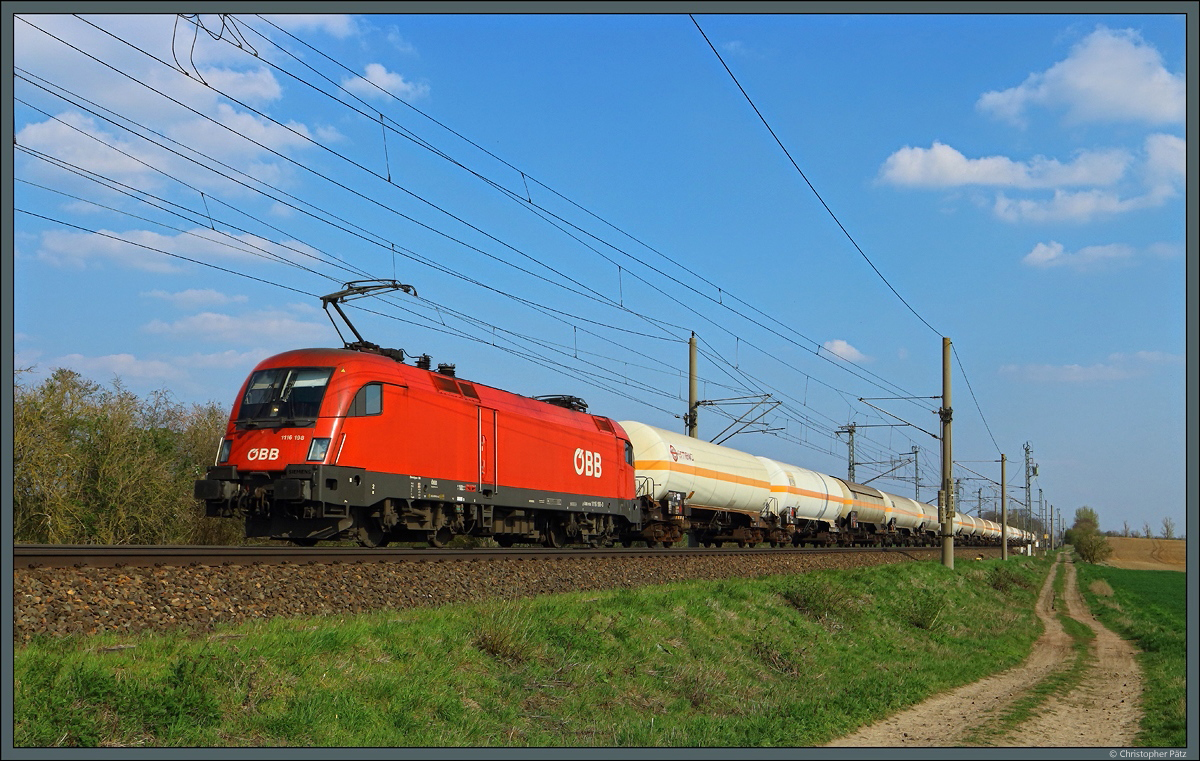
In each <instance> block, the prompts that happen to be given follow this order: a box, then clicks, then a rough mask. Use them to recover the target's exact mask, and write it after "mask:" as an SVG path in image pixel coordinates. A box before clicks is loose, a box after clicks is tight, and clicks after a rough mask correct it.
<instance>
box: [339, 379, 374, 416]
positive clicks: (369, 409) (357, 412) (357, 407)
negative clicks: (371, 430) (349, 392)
mask: <svg viewBox="0 0 1200 761" xmlns="http://www.w3.org/2000/svg"><path fill="white" fill-rule="evenodd" d="M382 412H383V385H382V384H380V383H368V384H367V385H365V386H363V387H362V388H360V389H359V390H358V393H357V394H355V395H354V399H353V400H352V401H351V402H350V408H349V409H348V410H346V417H362V416H364V415H378V414H380V413H382Z"/></svg>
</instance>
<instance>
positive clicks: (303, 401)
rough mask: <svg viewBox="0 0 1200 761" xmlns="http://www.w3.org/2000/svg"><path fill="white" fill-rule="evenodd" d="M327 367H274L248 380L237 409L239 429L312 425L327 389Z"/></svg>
mask: <svg viewBox="0 0 1200 761" xmlns="http://www.w3.org/2000/svg"><path fill="white" fill-rule="evenodd" d="M332 373H333V369H332V368H329V367H276V368H271V369H269V370H259V371H258V372H256V373H254V375H252V376H250V382H249V383H248V384H247V385H246V395H245V396H244V397H242V403H241V406H240V407H239V408H238V418H237V421H236V422H237V423H238V424H239V426H240V427H242V428H253V427H257V426H260V425H275V426H298V427H308V426H312V425H315V424H316V421H317V415H318V413H319V412H320V409H321V400H322V399H324V398H325V389H326V388H327V387H328V385H329V376H330V375H331V374H332Z"/></svg>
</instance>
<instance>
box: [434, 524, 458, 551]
mask: <svg viewBox="0 0 1200 761" xmlns="http://www.w3.org/2000/svg"><path fill="white" fill-rule="evenodd" d="M453 538H454V532H453V531H451V530H450V529H449V528H447V527H445V526H442V527H441V528H439V529H438V530H437V531H430V532H429V539H428V540H427V541H428V542H429V546H430V547H445V546H446V544H447V543H448V542H449V541H450V540H451V539H453Z"/></svg>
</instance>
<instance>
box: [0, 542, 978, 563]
mask: <svg viewBox="0 0 1200 761" xmlns="http://www.w3.org/2000/svg"><path fill="white" fill-rule="evenodd" d="M958 549H959V552H960V553H961V552H967V553H972V552H975V551H976V549H978V548H971V547H961V548H958ZM940 552H941V548H938V547H807V548H793V547H785V548H771V547H757V548H737V547H720V548H715V547H675V548H671V549H658V548H653V549H651V548H638V547H634V548H624V547H621V548H612V549H545V548H541V547H530V548H519V547H517V548H510V549H490V548H488V549H447V548H442V549H433V548H428V547H415V548H414V547H377V548H365V547H347V546H337V545H331V546H329V547H292V546H279V547H270V546H262V547H257V546H250V547H208V546H203V547H197V546H184V545H162V546H150V545H136V546H131V545H117V546H106V545H90V544H85V545H40V544H18V545H15V546H14V547H13V568H14V569H32V568H164V567H188V566H231V565H259V564H265V565H282V564H289V563H290V564H297V565H313V564H319V563H324V564H347V563H389V562H390V563H397V562H411V561H428V562H443V561H451V560H460V561H461V560H472V561H480V560H483V561H487V560H495V561H500V560H534V559H537V560H546V559H553V558H570V559H580V558H638V557H672V556H679V557H689V556H698V557H713V556H719V555H730V556H744V555H763V554H771V555H778V556H788V555H822V554H857V553H901V554H907V555H909V556H910V557H912V558H914V559H918V558H919V559H926V558H927V557H928V556H929V554H930V553H940Z"/></svg>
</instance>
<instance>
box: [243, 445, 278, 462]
mask: <svg viewBox="0 0 1200 761" xmlns="http://www.w3.org/2000/svg"><path fill="white" fill-rule="evenodd" d="M246 459H247V460H278V459H279V450H278V449H276V448H275V447H271V448H269V449H268V448H267V447H259V448H258V449H251V450H250V451H249V452H247V453H246Z"/></svg>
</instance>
